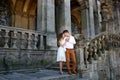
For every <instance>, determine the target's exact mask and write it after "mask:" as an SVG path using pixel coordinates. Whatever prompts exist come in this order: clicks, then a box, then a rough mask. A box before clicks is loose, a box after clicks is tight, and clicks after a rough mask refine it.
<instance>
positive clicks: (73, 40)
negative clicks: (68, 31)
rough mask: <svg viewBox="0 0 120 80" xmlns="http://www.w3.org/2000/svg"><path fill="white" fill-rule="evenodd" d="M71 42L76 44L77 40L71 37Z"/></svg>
mask: <svg viewBox="0 0 120 80" xmlns="http://www.w3.org/2000/svg"><path fill="white" fill-rule="evenodd" d="M69 42H70V43H72V44H76V41H75V38H74V37H73V36H70V40H69Z"/></svg>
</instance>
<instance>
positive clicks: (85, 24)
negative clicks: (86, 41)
mask: <svg viewBox="0 0 120 80" xmlns="http://www.w3.org/2000/svg"><path fill="white" fill-rule="evenodd" d="M80 4H81V3H80ZM81 5H82V6H81V9H82V10H81V14H80V15H81V20H82V21H81V22H82V34H83V35H84V36H85V38H90V32H89V31H90V30H89V14H88V10H89V9H88V6H87V2H85V3H82V4H81Z"/></svg>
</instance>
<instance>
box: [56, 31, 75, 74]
mask: <svg viewBox="0 0 120 80" xmlns="http://www.w3.org/2000/svg"><path fill="white" fill-rule="evenodd" d="M74 44H76V41H75V38H74V37H73V36H72V35H70V33H69V31H68V30H64V31H63V33H61V34H60V35H59V36H58V45H59V48H58V51H57V61H58V62H59V66H60V74H63V71H62V66H63V62H66V67H67V70H68V74H70V75H71V74H72V73H73V74H77V72H76V57H75V52H74ZM71 60H72V68H71V67H70V61H71Z"/></svg>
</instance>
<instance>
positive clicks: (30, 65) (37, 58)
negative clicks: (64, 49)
mask: <svg viewBox="0 0 120 80" xmlns="http://www.w3.org/2000/svg"><path fill="white" fill-rule="evenodd" d="M54 61H56V51H51V50H23V49H21V50H20V49H18V50H15V49H2V48H0V71H9V70H18V69H34V68H44V67H45V66H47V65H49V64H51V63H53V62H54Z"/></svg>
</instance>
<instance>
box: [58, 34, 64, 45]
mask: <svg viewBox="0 0 120 80" xmlns="http://www.w3.org/2000/svg"><path fill="white" fill-rule="evenodd" d="M62 38H63V33H60V34H59V35H58V39H57V42H58V45H60V42H61V40H62Z"/></svg>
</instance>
